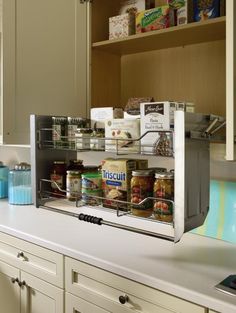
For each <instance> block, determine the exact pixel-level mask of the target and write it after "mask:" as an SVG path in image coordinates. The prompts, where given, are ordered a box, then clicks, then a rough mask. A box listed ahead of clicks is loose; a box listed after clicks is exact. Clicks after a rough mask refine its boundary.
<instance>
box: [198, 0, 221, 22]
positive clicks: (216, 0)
mask: <svg viewBox="0 0 236 313" xmlns="http://www.w3.org/2000/svg"><path fill="white" fill-rule="evenodd" d="M218 16H220V0H210V1H201V0H193V20H194V22H198V21H205V20H208V19H210V18H215V17H218Z"/></svg>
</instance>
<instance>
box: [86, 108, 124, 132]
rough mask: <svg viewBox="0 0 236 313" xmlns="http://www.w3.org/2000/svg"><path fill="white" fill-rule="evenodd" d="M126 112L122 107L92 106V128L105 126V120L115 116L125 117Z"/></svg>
mask: <svg viewBox="0 0 236 313" xmlns="http://www.w3.org/2000/svg"><path fill="white" fill-rule="evenodd" d="M123 115H124V112H123V109H121V108H113V107H103V108H92V109H91V110H90V119H91V127H92V128H105V121H106V120H108V119H114V118H123Z"/></svg>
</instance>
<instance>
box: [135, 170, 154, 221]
mask: <svg viewBox="0 0 236 313" xmlns="http://www.w3.org/2000/svg"><path fill="white" fill-rule="evenodd" d="M153 183H154V174H153V171H152V170H136V171H132V179H131V202H132V203H133V204H134V205H132V208H131V211H132V214H133V215H136V216H141V217H149V216H151V215H152V213H153V201H152V200H151V199H149V200H146V201H145V202H144V203H143V204H142V205H135V204H138V203H140V202H141V201H142V200H144V199H145V198H147V197H152V194H153Z"/></svg>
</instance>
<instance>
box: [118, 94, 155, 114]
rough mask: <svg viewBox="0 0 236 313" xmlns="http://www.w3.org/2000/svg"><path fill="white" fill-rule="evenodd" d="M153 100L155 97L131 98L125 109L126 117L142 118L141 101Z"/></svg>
mask: <svg viewBox="0 0 236 313" xmlns="http://www.w3.org/2000/svg"><path fill="white" fill-rule="evenodd" d="M153 101H154V98H153V97H145V98H129V100H128V102H127V104H126V106H125V109H124V118H140V103H142V102H153Z"/></svg>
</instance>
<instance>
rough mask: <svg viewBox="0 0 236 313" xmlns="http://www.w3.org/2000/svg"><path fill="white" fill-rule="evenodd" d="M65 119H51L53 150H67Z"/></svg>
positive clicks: (58, 117) (56, 117)
mask: <svg viewBox="0 0 236 313" xmlns="http://www.w3.org/2000/svg"><path fill="white" fill-rule="evenodd" d="M67 139H68V138H67V117H65V116H53V117H52V141H53V146H54V148H67V147H68V140H67Z"/></svg>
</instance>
